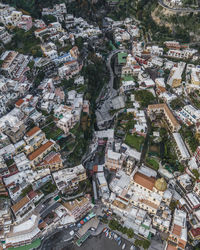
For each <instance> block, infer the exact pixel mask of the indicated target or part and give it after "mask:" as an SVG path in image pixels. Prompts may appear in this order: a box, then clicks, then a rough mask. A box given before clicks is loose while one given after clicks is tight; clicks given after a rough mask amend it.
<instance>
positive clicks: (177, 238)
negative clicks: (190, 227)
mask: <svg viewBox="0 0 200 250" xmlns="http://www.w3.org/2000/svg"><path fill="white" fill-rule="evenodd" d="M186 217H187V214H186V213H185V212H183V211H181V210H178V209H175V212H174V215H173V221H172V226H171V230H170V234H169V238H168V246H167V248H166V249H168V250H169V249H172V248H170V246H174V247H175V248H174V249H185V247H186V244H187V218H186Z"/></svg>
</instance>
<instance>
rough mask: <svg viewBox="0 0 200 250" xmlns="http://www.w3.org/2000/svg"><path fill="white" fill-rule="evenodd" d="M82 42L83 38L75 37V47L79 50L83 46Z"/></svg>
mask: <svg viewBox="0 0 200 250" xmlns="http://www.w3.org/2000/svg"><path fill="white" fill-rule="evenodd" d="M83 43H84V40H83V38H82V37H78V38H76V40H75V44H76V45H77V47H78V49H79V51H81V50H82V48H83Z"/></svg>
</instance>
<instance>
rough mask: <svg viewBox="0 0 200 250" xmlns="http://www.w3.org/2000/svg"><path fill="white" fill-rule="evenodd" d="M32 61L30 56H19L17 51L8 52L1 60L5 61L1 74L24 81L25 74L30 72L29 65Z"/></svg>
mask: <svg viewBox="0 0 200 250" xmlns="http://www.w3.org/2000/svg"><path fill="white" fill-rule="evenodd" d="M30 59H31V57H30V56H27V55H22V54H19V53H18V52H16V51H6V52H5V53H3V55H2V56H1V60H3V63H2V65H1V72H2V73H3V74H4V75H5V76H7V77H8V78H11V79H14V80H17V81H22V80H24V77H25V75H24V74H25V72H26V71H27V70H29V68H28V63H29V61H30ZM25 79H26V78H25Z"/></svg>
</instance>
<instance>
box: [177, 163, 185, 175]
mask: <svg viewBox="0 0 200 250" xmlns="http://www.w3.org/2000/svg"><path fill="white" fill-rule="evenodd" d="M184 170H185V167H184V166H183V165H182V164H179V166H178V171H180V172H181V173H183V172H184Z"/></svg>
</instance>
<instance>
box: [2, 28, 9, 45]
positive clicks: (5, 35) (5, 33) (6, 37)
mask: <svg viewBox="0 0 200 250" xmlns="http://www.w3.org/2000/svg"><path fill="white" fill-rule="evenodd" d="M0 40H1V41H2V42H3V43H4V44H7V43H9V42H11V40H12V36H11V35H10V34H9V33H8V31H6V29H5V27H0Z"/></svg>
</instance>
